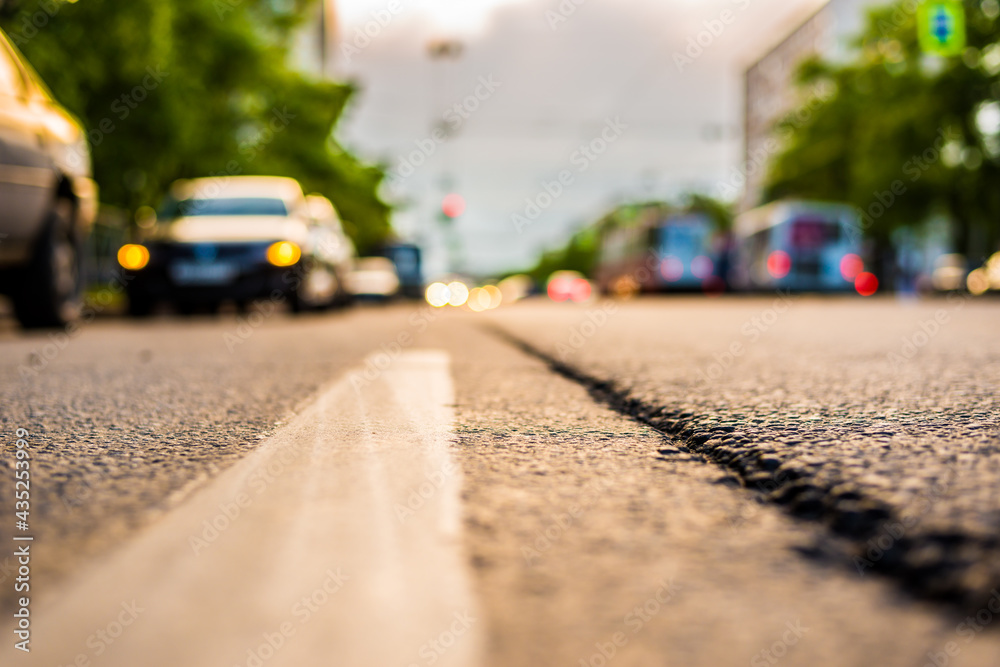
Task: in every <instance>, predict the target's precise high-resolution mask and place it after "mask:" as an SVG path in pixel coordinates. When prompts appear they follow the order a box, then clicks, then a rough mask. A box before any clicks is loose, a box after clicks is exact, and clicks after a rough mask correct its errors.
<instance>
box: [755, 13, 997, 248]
mask: <svg viewBox="0 0 1000 667" xmlns="http://www.w3.org/2000/svg"><path fill="white" fill-rule="evenodd" d="M917 5H918V3H917V2H916V1H914V0H906V1H904V2H898V3H896V4H894V5H890V6H888V7H885V8H882V9H878V10H875V11H873V12H871V13H870V15H869V18H868V22H867V26H866V28H865V30H864V32H863V34H862V35H861V37H860V38H859V40H858V48H859V51H858V57H857V58H856V59H855V60H854V61H853V62H851V63H849V64H847V65H833V64H830V63H825V62H820V61H815V60H813V61H810V62H808V63H806V64H804V65H803V67H802V68H801V70H800V75H799V79H800V86H801V89H802V93H803V99H805V100H808V102H807V103H804V104H803V106H802V107H801V108H800V109H797V110H796V112H795V113H794V114H792V115H791V116H790V117H789V119H787V120H786V121H784V122H783V123H782V124H781V125H780V126H779V129H781V130H783V132H784V140H785V150H784V152H783V153H781V154H780V155H779V156H778V157H777V158H776V159H775V160H774V161H773V163H772V168H771V171H770V173H769V185H768V189H767V194H766V198H767V199H768V200H772V199H777V198H781V197H808V198H818V199H828V200H837V201H846V202H850V203H852V204H854V205H855V206H857V207H858V208H859V209H860V210H861V212H862V219H863V224H864V226H865V228H866V232H867V233H868V235H869V236H870V237H871V238H872V239H873V240H874V241H875V242H876V245H877V246H880V247H887V246H888V244H889V239H890V236H891V234H892V231H893V230H894V229H896V228H898V227H901V226H906V225H913V224H916V223H920V222H923V221H924V220H926V219H927V218H928V217H929V216H930V215H933V214H935V213H942V214H945V215H947V216H948V217H950V218H951V219H952V220H954V222H955V225H956V235H957V238H956V244H957V246H958V249H959V250H960V251H963V252H966V253H968V254H970V256H976V255H979V254H981V253H983V252H987V251H989V250H991V249H995V248H996V246H997V243H998V241H1000V234H998V228H1000V188H998V187H997V184H998V183H1000V180H998V177H1000V137H998V136H997V134H996V132H995V130H996V128H995V127H993V128H989V127H983V125H984V121H986V120H989V119H990V118H991V117H992V116H995V114H998V113H1000V107H998V106H997V103H998V100H1000V79H998V74H1000V43H998V37H1000V32H998V19H997V14H998V12H1000V9H998V4H997V2H996V0H983V1H980V0H967V1H966V3H965V5H966V15H967V23H968V38H969V48H968V49H967V50H966V52H965V54H964V55H963V56H962V57H959V58H950V59H946V60H943V59H937V58H931V57H928V56H924V55H923V54H922V53H921V51H920V47H919V44H918V39H917V37H918V35H917V20H916V7H917ZM816 91H827V92H831V93H832V94H829V95H824V96H822V101H820V102H817V98H816V95H815V94H814V93H815V92H816ZM987 125H988V124H987Z"/></svg>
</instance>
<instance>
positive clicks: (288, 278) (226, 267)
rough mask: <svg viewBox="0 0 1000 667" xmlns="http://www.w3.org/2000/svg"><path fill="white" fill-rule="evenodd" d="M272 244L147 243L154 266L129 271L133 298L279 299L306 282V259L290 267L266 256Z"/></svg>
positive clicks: (128, 286)
mask: <svg viewBox="0 0 1000 667" xmlns="http://www.w3.org/2000/svg"><path fill="white" fill-rule="evenodd" d="M268 245H270V244H269V243H254V244H173V245H159V246H157V245H148V246H147V247H148V248H149V251H150V261H149V264H148V265H147V266H146V267H145V268H143V269H141V270H138V271H126V272H125V280H126V292H127V293H128V296H129V298H130V299H137V300H141V301H169V302H173V303H211V302H218V301H225V300H233V301H252V300H256V299H280V298H285V297H288V296H290V295H291V294H293V293H294V292H295V291H296V290H297V288H298V286H299V285H300V284H301V282H302V274H303V267H304V265H303V261H302V260H300V261H299V263H298V264H295V265H293V266H289V267H280V268H279V267H276V266H272V265H271V264H269V263H268V262H267V260H266V259H265V257H266V252H267V247H268Z"/></svg>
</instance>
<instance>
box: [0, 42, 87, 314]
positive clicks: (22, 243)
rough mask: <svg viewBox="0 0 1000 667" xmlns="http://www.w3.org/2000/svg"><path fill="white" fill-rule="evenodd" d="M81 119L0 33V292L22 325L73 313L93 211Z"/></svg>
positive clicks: (78, 297)
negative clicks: (76, 117)
mask: <svg viewBox="0 0 1000 667" xmlns="http://www.w3.org/2000/svg"><path fill="white" fill-rule="evenodd" d="M90 169H91V167H90V152H89V150H88V148H87V140H86V134H85V133H84V131H83V129H82V127H81V126H80V123H79V122H78V121H77V120H76V119H75V118H73V117H72V116H71V115H70V114H69V113H68V112H67V111H66V110H65V109H63V108H62V107H61V106H60V105H59V103H57V102H56V101H55V100H54V99H53V98H52V95H51V94H50V93H49V91H48V90H47V89H46V87H45V84H43V83H42V81H41V79H39V78H38V75H37V74H35V72H34V71H33V70H32V69H31V67H30V66H29V65H28V64H27V62H25V60H24V59H23V58H22V57H21V55H20V54H19V53H18V52H17V50H16V49H15V48H14V47H13V45H11V43H10V42H9V41H8V40H7V38H6V36H5V35H4V34H3V33H2V32H0V292H2V293H3V294H6V295H7V296H9V297H10V298H11V299H12V301H13V302H14V312H15V314H16V315H17V318H18V320H20V322H21V324H22V325H23V326H25V327H58V326H64V325H66V324H68V323H69V322H70V321H72V320H73V319H74V318H75V317H76V316H77V315H78V314H79V312H80V302H81V275H82V274H81V270H80V259H81V255H82V246H83V242H84V240H85V239H86V236H87V234H88V232H89V229H90V225H91V224H92V223H93V220H94V215H95V213H96V211H97V186H96V185H95V184H94V181H93V180H92V179H91V171H90Z"/></svg>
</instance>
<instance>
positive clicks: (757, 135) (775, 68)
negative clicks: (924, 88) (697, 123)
mask: <svg viewBox="0 0 1000 667" xmlns="http://www.w3.org/2000/svg"><path fill="white" fill-rule="evenodd" d="M884 4H886V0H831V2H829V3H827V4H826V5H824V6H823V7H822V8H821V9H820V10H819V11H817V12H816V13H815V14H813V15H812V16H810V17H809V18H808V19H807V20H806V21H805V22H804V23H802V24H801V25H800V26H799V27H798V28H796V29H795V30H793V31H792V33H791V34H789V35H788V36H787V37H785V38H784V39H782V41H781V42H780V43H778V44H777V45H776V46H775V47H774V48H772V49H771V50H770V51H769V52H767V54H765V55H764V56H763V57H761V58H760V59H759V60H757V61H756V62H755V63H754V64H753V65H751V66H750V67H749V68H748V69H747V71H746V73H745V74H744V105H745V107H744V141H745V145H744V151H745V153H744V158H745V162H744V171H745V172H746V183H745V186H744V192H743V196H742V198H741V199H740V202H739V210H740V211H741V212H742V211H745V210H748V209H750V208H753V207H755V206H757V205H759V204H760V203H761V197H762V195H763V188H764V179H765V177H766V175H767V161H768V159H769V158H770V157H771V156H772V155H773V153H774V152H775V149H776V147H778V146H780V142H777V137H776V135H775V132H774V126H775V124H776V123H777V122H778V121H780V120H781V119H782V118H784V117H785V116H786V115H788V114H789V113H790V112H792V111H793V110H794V109H795V108H796V106H797V105H798V104H800V103H801V102H803V101H804V100H803V98H802V93H800V92H799V91H797V90H796V88H795V74H796V71H797V70H798V67H799V65H800V64H801V63H802V62H803V61H804V60H806V59H807V58H810V57H813V56H820V57H823V58H824V59H828V60H834V61H843V60H845V59H847V58H848V57H849V56H850V54H851V40H852V39H854V38H855V37H856V36H857V35H858V34H860V32H861V30H862V28H863V27H864V23H865V16H866V11H867V10H868V9H870V8H871V7H875V6H878V5H884Z"/></svg>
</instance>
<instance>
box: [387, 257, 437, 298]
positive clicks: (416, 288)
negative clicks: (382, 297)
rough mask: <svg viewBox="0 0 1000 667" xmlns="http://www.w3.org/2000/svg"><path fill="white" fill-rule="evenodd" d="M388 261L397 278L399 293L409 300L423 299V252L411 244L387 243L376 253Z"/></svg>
mask: <svg viewBox="0 0 1000 667" xmlns="http://www.w3.org/2000/svg"><path fill="white" fill-rule="evenodd" d="M378 254H379V255H380V256H382V257H386V258H388V259H390V260H391V261H392V263H393V266H395V267H396V275H397V276H399V293H400V295H402V296H405V297H407V298H409V299H423V298H424V288H425V287H426V285H425V284H424V270H423V252H422V251H421V249H420V246H418V245H415V244H413V243H389V244H387V245H385V246H383V247H382V249H381V251H380V252H379V253H378Z"/></svg>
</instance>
